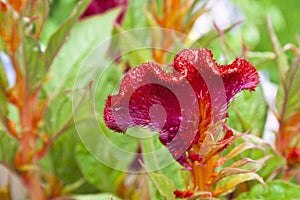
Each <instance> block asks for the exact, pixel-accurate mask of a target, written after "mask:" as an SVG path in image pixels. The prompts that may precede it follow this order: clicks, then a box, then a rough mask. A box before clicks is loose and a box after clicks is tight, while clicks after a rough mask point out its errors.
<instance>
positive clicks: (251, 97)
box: [227, 86, 267, 134]
mask: <svg viewBox="0 0 300 200" xmlns="http://www.w3.org/2000/svg"><path fill="white" fill-rule="evenodd" d="M228 114H229V118H228V120H227V123H228V125H230V127H232V128H234V129H236V130H239V131H241V132H246V131H250V133H257V132H259V133H261V134H262V133H263V130H264V124H265V121H266V116H267V104H266V103H265V99H264V95H263V91H262V88H261V87H260V86H259V87H258V88H257V89H256V91H255V92H247V91H245V92H243V93H240V94H238V95H237V96H236V99H235V101H233V102H231V103H230V106H229V110H228Z"/></svg>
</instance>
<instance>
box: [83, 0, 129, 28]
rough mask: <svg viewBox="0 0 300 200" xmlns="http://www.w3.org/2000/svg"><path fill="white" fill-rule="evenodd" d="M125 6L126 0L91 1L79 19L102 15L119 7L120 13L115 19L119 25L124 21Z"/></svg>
mask: <svg viewBox="0 0 300 200" xmlns="http://www.w3.org/2000/svg"><path fill="white" fill-rule="evenodd" d="M127 6H128V0H109V1H108V0H93V1H92V2H91V3H90V4H89V6H88V8H87V9H86V10H85V12H84V13H83V14H82V15H81V17H80V18H84V17H87V16H90V15H95V14H100V13H104V12H106V11H107V10H110V9H112V8H116V7H121V9H122V10H121V13H120V15H119V16H118V18H117V19H116V22H117V23H119V24H120V23H122V21H123V19H124V16H125V12H126V10H127Z"/></svg>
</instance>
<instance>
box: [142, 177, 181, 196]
mask: <svg viewBox="0 0 300 200" xmlns="http://www.w3.org/2000/svg"><path fill="white" fill-rule="evenodd" d="M147 174H148V175H149V177H150V179H151V181H152V182H153V184H154V186H155V187H156V189H157V190H158V191H159V193H160V194H161V195H162V196H164V197H165V198H166V199H169V200H175V195H174V194H173V192H174V191H175V190H176V187H175V185H174V183H173V181H172V180H171V179H169V178H167V177H166V176H164V175H163V174H158V173H155V172H147Z"/></svg>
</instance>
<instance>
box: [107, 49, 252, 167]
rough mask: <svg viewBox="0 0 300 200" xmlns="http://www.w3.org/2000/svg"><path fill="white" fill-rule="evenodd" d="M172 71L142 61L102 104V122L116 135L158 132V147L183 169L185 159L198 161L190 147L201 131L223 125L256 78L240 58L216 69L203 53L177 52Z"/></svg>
mask: <svg viewBox="0 0 300 200" xmlns="http://www.w3.org/2000/svg"><path fill="white" fill-rule="evenodd" d="M172 67H173V68H172V69H171V72H167V71H166V70H163V68H162V67H160V66H159V65H157V64H156V63H153V62H148V63H144V64H142V65H141V66H139V67H136V68H134V69H132V70H130V71H129V72H128V73H126V74H125V76H124V78H123V79H122V82H121V84H120V91H119V93H118V94H117V95H113V96H109V97H108V99H107V100H106V106H105V110H104V119H105V122H106V125H107V126H108V127H109V128H110V129H113V130H115V131H117V132H126V130H127V129H128V128H130V127H131V126H140V127H148V128H151V129H152V130H153V131H158V132H159V133H160V134H159V139H160V141H161V142H162V144H164V145H165V146H166V147H167V148H168V149H169V151H170V152H171V154H172V155H173V157H174V158H175V159H176V160H177V161H178V162H179V163H181V164H182V165H183V166H185V167H186V168H187V169H188V168H189V167H190V164H189V163H190V162H191V160H192V161H201V159H202V158H201V157H199V156H198V155H195V153H194V152H193V151H192V149H191V148H192V146H193V144H202V143H203V140H204V139H205V136H206V133H207V132H209V133H212V134H214V133H216V132H217V129H216V127H217V126H219V125H222V124H225V118H226V117H227V107H228V103H229V101H230V100H232V98H233V96H234V95H235V94H237V93H238V92H240V91H241V90H244V89H247V90H250V91H252V90H254V89H255V87H256V86H257V84H258V73H257V71H256V69H255V68H254V67H253V66H252V65H251V64H250V63H249V62H247V61H246V60H245V59H243V58H237V59H236V60H235V61H234V62H233V63H232V64H230V65H218V64H217V63H216V62H215V60H214V59H213V55H212V53H211V52H210V51H209V50H208V49H186V50H183V51H181V52H180V53H178V54H176V56H175V58H174V63H173V66H172ZM162 107H163V108H162ZM227 133H228V134H227V135H228V138H229V137H230V134H229V133H230V131H227ZM231 135H232V133H231ZM226 137H227V136H226ZM228 138H224V140H228ZM224 145H227V143H226V142H224ZM224 145H223V143H220V146H219V147H218V148H219V150H220V151H221V150H222V149H224ZM193 148H194V147H193ZM189 150H191V151H189Z"/></svg>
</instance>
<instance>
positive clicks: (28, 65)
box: [19, 36, 46, 92]
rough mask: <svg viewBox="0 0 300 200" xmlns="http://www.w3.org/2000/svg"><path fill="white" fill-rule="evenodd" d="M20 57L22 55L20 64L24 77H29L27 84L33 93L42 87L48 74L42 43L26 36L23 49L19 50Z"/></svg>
mask: <svg viewBox="0 0 300 200" xmlns="http://www.w3.org/2000/svg"><path fill="white" fill-rule="evenodd" d="M19 55H22V57H21V59H19V63H20V66H21V69H22V71H23V75H24V76H25V77H28V78H27V79H26V81H27V83H26V84H27V85H28V86H29V89H30V91H31V92H32V91H33V90H34V89H35V88H37V87H38V86H40V84H41V83H42V81H43V79H44V78H45V74H46V67H45V64H44V60H43V59H42V57H43V53H42V50H41V46H40V43H39V42H38V41H36V40H35V39H33V38H31V37H27V36H24V38H23V41H22V48H19Z"/></svg>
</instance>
